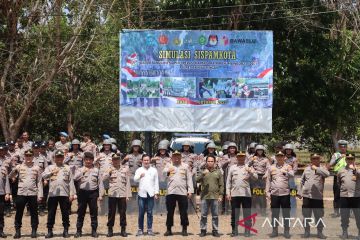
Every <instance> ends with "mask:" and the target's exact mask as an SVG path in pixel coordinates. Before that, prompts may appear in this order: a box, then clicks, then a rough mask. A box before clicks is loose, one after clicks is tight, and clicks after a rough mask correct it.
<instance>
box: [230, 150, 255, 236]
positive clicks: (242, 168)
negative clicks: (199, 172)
mask: <svg viewBox="0 0 360 240" xmlns="http://www.w3.org/2000/svg"><path fill="white" fill-rule="evenodd" d="M238 156H244V157H246V156H245V154H244V153H238ZM257 178H258V175H257V172H256V171H255V169H254V168H253V167H249V166H248V165H247V164H244V165H240V164H236V165H232V166H231V167H230V168H229V172H228V176H227V179H226V194H227V195H229V196H231V227H232V236H237V235H238V230H237V221H238V220H239V215H240V207H242V209H243V218H247V217H249V216H250V215H251V189H250V181H251V179H257ZM245 225H246V226H249V227H251V226H252V225H251V219H248V220H246V221H245ZM245 233H246V234H249V233H250V232H249V230H248V229H245Z"/></svg>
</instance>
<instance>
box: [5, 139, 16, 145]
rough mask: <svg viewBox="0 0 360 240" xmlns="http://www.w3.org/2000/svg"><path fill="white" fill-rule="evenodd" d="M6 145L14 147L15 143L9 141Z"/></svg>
mask: <svg viewBox="0 0 360 240" xmlns="http://www.w3.org/2000/svg"><path fill="white" fill-rule="evenodd" d="M7 144H8V145H15V141H13V140H11V141H9V142H8V143H7Z"/></svg>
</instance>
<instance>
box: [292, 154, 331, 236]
mask: <svg viewBox="0 0 360 240" xmlns="http://www.w3.org/2000/svg"><path fill="white" fill-rule="evenodd" d="M311 158H320V156H319V155H318V154H313V155H312V156H311ZM329 176H330V173H329V171H328V170H327V169H326V168H325V167H323V166H319V167H316V166H312V165H311V164H310V165H309V166H307V167H306V168H305V169H304V172H303V174H302V176H301V179H300V186H299V191H298V195H299V196H301V197H302V199H303V205H302V213H303V216H304V219H310V218H311V215H312V213H314V217H315V222H316V223H317V230H318V237H319V238H324V236H323V235H322V230H323V228H324V226H323V222H322V221H320V222H319V219H321V218H322V217H323V216H324V201H323V192H324V183H325V178H327V177H329ZM304 228H305V234H304V235H305V238H308V237H310V225H309V223H307V222H304Z"/></svg>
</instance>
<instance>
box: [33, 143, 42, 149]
mask: <svg viewBox="0 0 360 240" xmlns="http://www.w3.org/2000/svg"><path fill="white" fill-rule="evenodd" d="M40 145H41V142H34V143H33V145H32V147H33V148H39V147H40Z"/></svg>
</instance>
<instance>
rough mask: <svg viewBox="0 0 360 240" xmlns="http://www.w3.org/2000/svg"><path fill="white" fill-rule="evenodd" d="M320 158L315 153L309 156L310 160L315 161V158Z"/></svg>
mask: <svg viewBox="0 0 360 240" xmlns="http://www.w3.org/2000/svg"><path fill="white" fill-rule="evenodd" d="M320 157H321V156H320V155H319V154H317V153H313V154H311V156H310V158H311V159H317V158H320Z"/></svg>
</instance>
